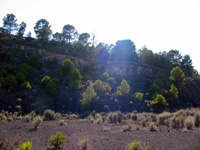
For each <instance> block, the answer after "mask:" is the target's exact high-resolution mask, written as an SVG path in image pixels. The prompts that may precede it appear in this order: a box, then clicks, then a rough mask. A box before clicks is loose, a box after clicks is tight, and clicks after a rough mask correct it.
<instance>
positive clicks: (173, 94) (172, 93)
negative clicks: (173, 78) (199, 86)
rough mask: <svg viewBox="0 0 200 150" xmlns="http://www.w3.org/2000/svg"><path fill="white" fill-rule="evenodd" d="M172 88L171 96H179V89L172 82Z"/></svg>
mask: <svg viewBox="0 0 200 150" xmlns="http://www.w3.org/2000/svg"><path fill="white" fill-rule="evenodd" d="M170 87H171V89H170V90H169V94H170V96H171V98H178V89H177V88H176V87H175V86H174V84H172V85H171V86H170Z"/></svg>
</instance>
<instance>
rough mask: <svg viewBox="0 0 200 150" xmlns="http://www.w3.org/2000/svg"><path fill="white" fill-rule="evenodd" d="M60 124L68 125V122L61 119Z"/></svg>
mask: <svg viewBox="0 0 200 150" xmlns="http://www.w3.org/2000/svg"><path fill="white" fill-rule="evenodd" d="M59 125H60V126H66V125H67V123H65V121H64V120H60V121H59Z"/></svg>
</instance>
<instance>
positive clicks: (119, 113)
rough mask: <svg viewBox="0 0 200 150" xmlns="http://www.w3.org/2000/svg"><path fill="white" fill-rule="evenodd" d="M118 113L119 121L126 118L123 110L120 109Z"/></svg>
mask: <svg viewBox="0 0 200 150" xmlns="http://www.w3.org/2000/svg"><path fill="white" fill-rule="evenodd" d="M117 115H118V117H117V121H118V122H119V123H121V122H122V121H123V120H124V114H123V113H122V112H121V111H118V112H117Z"/></svg>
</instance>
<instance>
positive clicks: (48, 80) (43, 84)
mask: <svg viewBox="0 0 200 150" xmlns="http://www.w3.org/2000/svg"><path fill="white" fill-rule="evenodd" d="M50 81H51V77H50V76H44V77H43V78H42V79H41V85H42V86H43V87H45V86H46V85H47V83H48V82H50Z"/></svg>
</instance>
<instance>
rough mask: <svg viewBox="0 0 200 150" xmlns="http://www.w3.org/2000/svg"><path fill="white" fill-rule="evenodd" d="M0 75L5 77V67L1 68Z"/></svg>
mask: <svg viewBox="0 0 200 150" xmlns="http://www.w3.org/2000/svg"><path fill="white" fill-rule="evenodd" d="M0 76H1V77H6V76H7V71H6V70H5V69H1V71H0Z"/></svg>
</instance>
